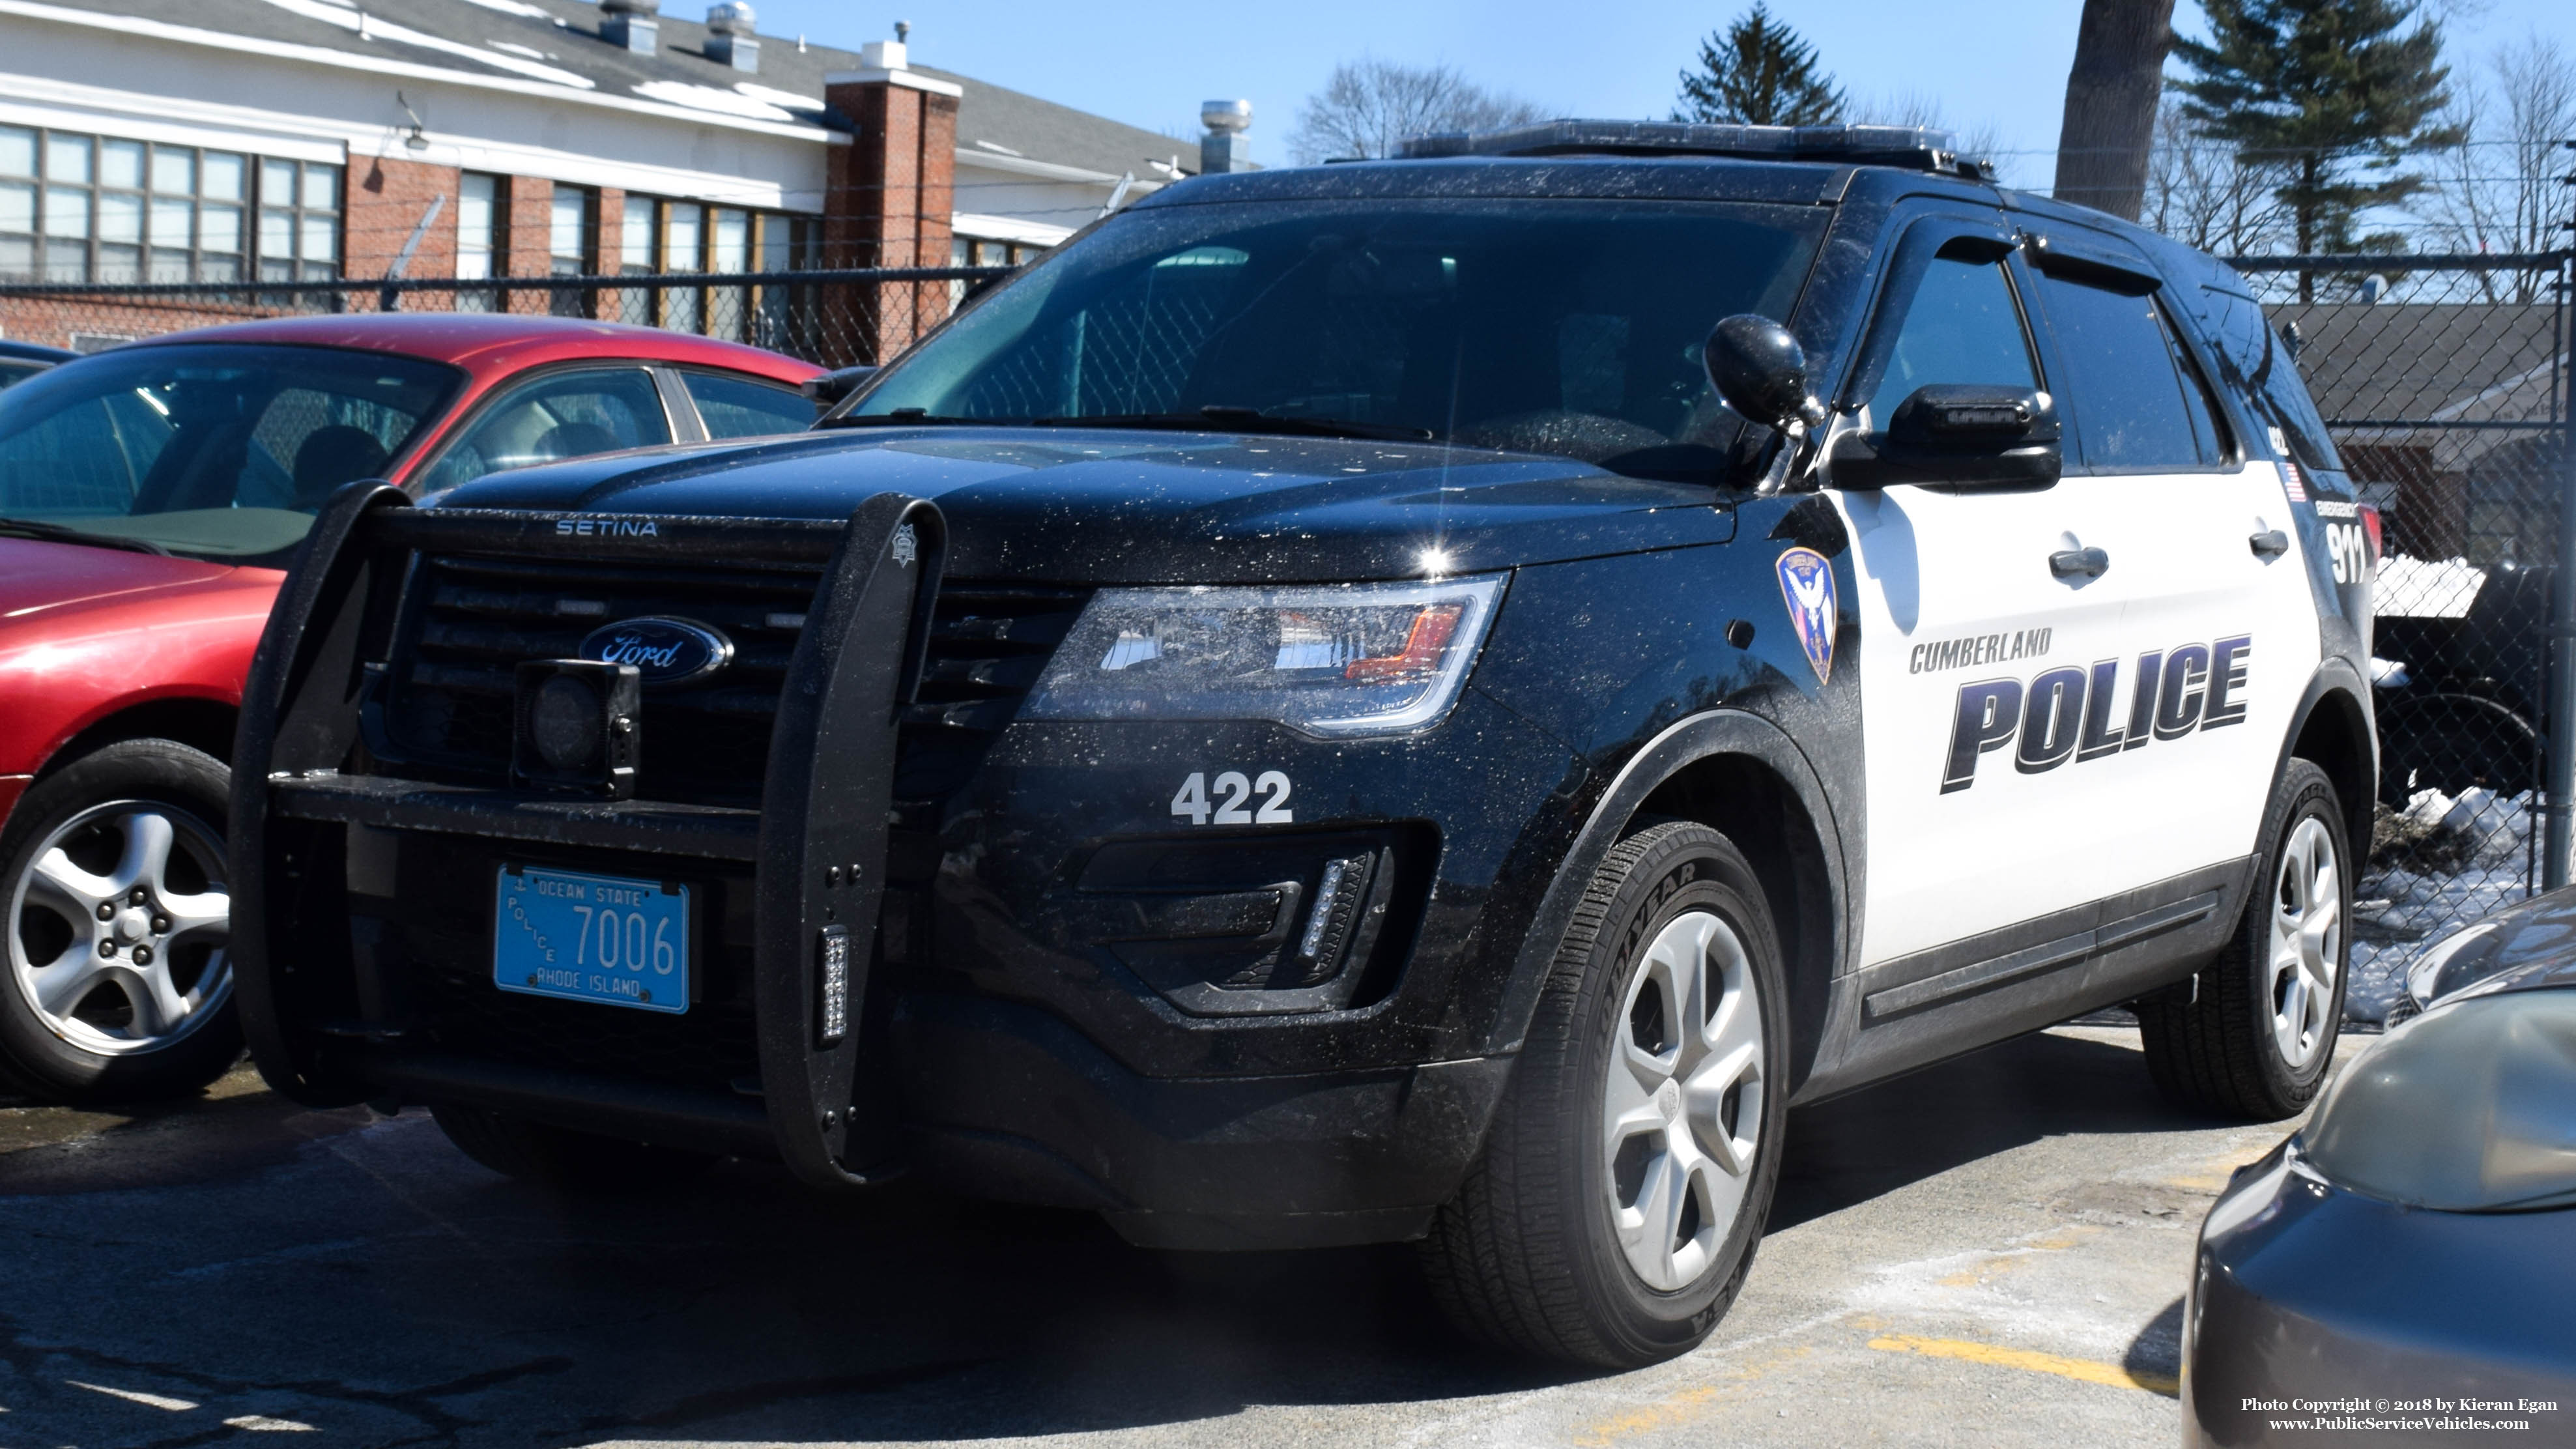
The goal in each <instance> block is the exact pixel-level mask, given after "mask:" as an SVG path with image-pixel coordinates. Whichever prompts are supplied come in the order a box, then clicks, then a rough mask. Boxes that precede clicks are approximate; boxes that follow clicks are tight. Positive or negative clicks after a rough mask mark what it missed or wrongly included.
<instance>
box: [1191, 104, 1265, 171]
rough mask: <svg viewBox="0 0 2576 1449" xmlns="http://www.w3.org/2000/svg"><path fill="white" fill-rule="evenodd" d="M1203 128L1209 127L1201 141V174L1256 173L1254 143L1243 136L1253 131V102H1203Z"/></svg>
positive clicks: (1201, 122)
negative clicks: (1253, 169) (1253, 167)
mask: <svg viewBox="0 0 2576 1449" xmlns="http://www.w3.org/2000/svg"><path fill="white" fill-rule="evenodd" d="M1199 124H1200V125H1203V126H1205V127H1207V134H1206V135H1204V136H1201V137H1200V138H1199V172H1200V174H1202V175H1214V174H1216V173H1218V172H1223V171H1249V170H1251V169H1252V142H1251V141H1250V140H1248V139H1246V138H1245V136H1244V134H1243V133H1244V132H1246V131H1249V130H1251V129H1252V102H1250V101H1201V102H1199Z"/></svg>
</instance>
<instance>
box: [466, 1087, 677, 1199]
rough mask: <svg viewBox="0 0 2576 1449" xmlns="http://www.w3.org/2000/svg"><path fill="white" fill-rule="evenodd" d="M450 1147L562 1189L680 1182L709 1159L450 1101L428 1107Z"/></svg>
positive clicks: (630, 1188)
mask: <svg viewBox="0 0 2576 1449" xmlns="http://www.w3.org/2000/svg"><path fill="white" fill-rule="evenodd" d="M429 1114H430V1116H431V1117H432V1118H434V1119H436V1120H437V1122H438V1130H440V1131H441V1132H444V1133H446V1134H447V1140H448V1141H450V1142H452V1143H454V1144H456V1150H457V1151H459V1152H462V1153H464V1154H465V1155H466V1156H468V1157H471V1158H473V1159H474V1160H475V1161H476V1162H479V1163H481V1164H483V1165H484V1166H485V1167H488V1168H490V1169H492V1170H493V1171H494V1172H497V1173H500V1174H501V1175H502V1176H504V1177H515V1178H517V1179H519V1180H520V1181H522V1182H529V1183H535V1184H537V1185H538V1186H541V1187H550V1188H554V1189H557V1190H559V1191H563V1192H580V1193H594V1192H596V1193H614V1192H638V1191H643V1190H646V1189H650V1188H655V1187H662V1186H666V1185H668V1184H670V1183H674V1182H680V1181H685V1180H687V1179H688V1178H691V1177H694V1176H696V1175H697V1174H699V1173H700V1172H703V1171H705V1170H706V1168H707V1167H708V1165H709V1164H711V1163H713V1162H714V1161H715V1158H713V1157H712V1156H709V1155H708V1154H706V1153H702V1152H683V1151H681V1150H679V1149H678V1148H675V1147H657V1146H654V1145H652V1144H650V1143H644V1142H628V1141H625V1140H623V1139H621V1138H616V1137H600V1136H595V1135H593V1134H591V1133H588V1132H574V1131H570V1130H568V1129H566V1128H562V1127H552V1126H548V1125H546V1124H545V1123H542V1122H531V1121H529V1120H528V1119H527V1118H525V1117H520V1116H516V1115H514V1114H512V1113H508V1112H495V1111H492V1110H491V1109H489V1108H485V1107H467V1106H460V1105H457V1104H453V1103H448V1104H442V1105H439V1106H435V1107H432V1108H430V1109H429Z"/></svg>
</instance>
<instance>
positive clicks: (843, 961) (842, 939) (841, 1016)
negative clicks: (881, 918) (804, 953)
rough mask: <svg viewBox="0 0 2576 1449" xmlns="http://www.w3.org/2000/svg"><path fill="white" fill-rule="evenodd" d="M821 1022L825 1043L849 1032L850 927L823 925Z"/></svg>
mask: <svg viewBox="0 0 2576 1449" xmlns="http://www.w3.org/2000/svg"><path fill="white" fill-rule="evenodd" d="M822 982H823V1023H822V1031H821V1032H820V1035H821V1036H822V1038H823V1044H824V1045H825V1046H829V1045H831V1044H832V1043H834V1042H836V1041H839V1040H840V1039H841V1038H843V1037H845V1036H848V1035H849V1034H850V928H849V927H847V926H825V927H824V928H823V970H822Z"/></svg>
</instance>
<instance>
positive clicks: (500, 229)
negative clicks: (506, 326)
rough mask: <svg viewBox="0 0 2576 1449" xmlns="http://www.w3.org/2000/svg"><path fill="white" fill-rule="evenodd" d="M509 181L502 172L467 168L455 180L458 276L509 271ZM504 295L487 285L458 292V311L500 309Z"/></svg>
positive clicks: (470, 278) (469, 279)
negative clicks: (494, 172)
mask: <svg viewBox="0 0 2576 1449" xmlns="http://www.w3.org/2000/svg"><path fill="white" fill-rule="evenodd" d="M509 224H510V185H509V182H508V181H507V180H506V179H504V178H502V177H499V176H486V175H483V174H481V173H479V172H473V171H468V172H466V173H465V174H464V175H463V176H462V177H460V178H458V180H457V183H456V279H457V280H458V281H460V282H479V281H482V280H484V279H485V278H487V277H494V276H500V275H503V274H505V273H507V272H508V270H509V260H510V235H509ZM500 309H501V297H500V294H499V293H498V292H496V291H493V290H492V289H490V288H487V287H474V288H467V289H463V290H460V291H458V292H457V294H456V310H457V311H459V312H497V311H499V310H500Z"/></svg>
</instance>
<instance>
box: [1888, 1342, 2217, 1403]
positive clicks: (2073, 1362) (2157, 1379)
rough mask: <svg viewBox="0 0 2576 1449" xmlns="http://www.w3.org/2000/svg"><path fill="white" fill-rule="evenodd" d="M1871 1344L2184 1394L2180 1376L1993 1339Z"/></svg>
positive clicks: (2172, 1396) (2168, 1395)
mask: <svg viewBox="0 0 2576 1449" xmlns="http://www.w3.org/2000/svg"><path fill="white" fill-rule="evenodd" d="M1869 1346H1870V1347H1872V1348H1875V1349H1880V1350H1883V1351H1885V1352H1888V1353H1919V1354H1922V1355H1924V1356H1925V1357H1927V1358H1954V1359H1958V1360H1960V1361H1962V1362H1964V1363H1987V1364H1994V1365H1996V1366H1998V1367H2001V1368H2017V1369H2026V1370H2028V1371H2030V1372H2032V1373H2041V1374H2055V1375H2057V1376H2058V1377H2059V1378H2062V1379H2075V1380H2078V1381H2079V1382H2082V1383H2088V1384H2106V1385H2109V1386H2110V1387H2112V1388H2115V1389H2144V1390H2146V1391H2147V1392H2148V1393H2151V1394H2162V1395H2164V1396H2165V1397H2166V1398H2168V1399H2177V1398H2180V1397H2182V1383H2181V1381H2180V1380H2178V1379H2174V1378H2171V1377H2169V1376H2167V1375H2165V1374H2158V1373H2147V1372H2144V1371H2142V1370H2139V1369H2132V1368H2123V1367H2121V1366H2120V1365H2118V1364H2115V1363H2097V1362H2095V1361H2094V1360H2092V1359H2089V1358H2062V1357H2060V1356H2058V1355H2056V1354H2053V1353H2034V1352H2033V1351H2031V1350H2029V1349H2026V1348H2001V1347H1998V1346H1996V1345H1994V1344H1991V1343H1970V1342H1968V1341H1967V1340H1965V1339H1958V1338H1917V1337H1915V1336H1914V1335H1913V1334H1910V1333H1890V1334H1885V1335H1882V1336H1880V1337H1878V1338H1873V1339H1871V1340H1870V1341H1869Z"/></svg>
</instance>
